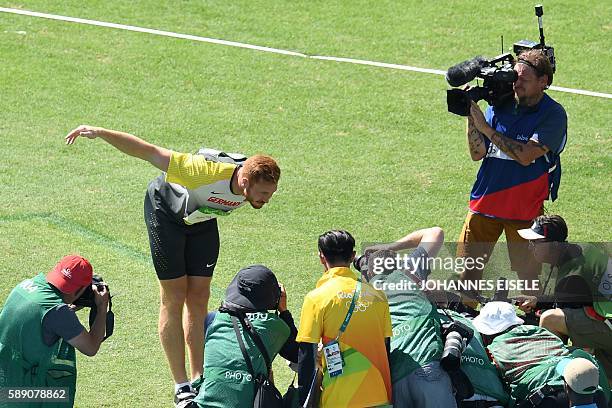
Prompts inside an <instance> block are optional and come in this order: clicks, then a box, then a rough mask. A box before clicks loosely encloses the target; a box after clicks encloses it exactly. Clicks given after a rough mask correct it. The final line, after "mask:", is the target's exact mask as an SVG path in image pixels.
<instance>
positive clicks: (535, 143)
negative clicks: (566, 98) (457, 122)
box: [457, 49, 567, 280]
mask: <svg viewBox="0 0 612 408" xmlns="http://www.w3.org/2000/svg"><path fill="white" fill-rule="evenodd" d="M514 71H516V74H517V78H518V79H517V80H516V81H515V82H514V84H513V90H514V97H515V100H513V101H510V102H507V103H505V104H501V105H500V106H490V107H488V108H487V110H486V112H485V114H483V113H482V111H481V110H480V108H479V107H478V105H477V104H476V103H475V102H471V109H470V115H469V116H468V119H467V138H468V146H469V151H470V156H471V158H472V160H475V161H478V160H482V164H481V166H480V170H479V171H478V175H477V177H476V182H475V183H474V186H473V188H472V191H471V194H470V203H469V213H468V215H467V217H466V220H465V223H464V225H463V229H462V231H461V235H460V237H459V243H460V245H459V246H458V248H457V256H461V257H471V258H473V259H476V258H478V257H483V258H484V259H485V260H488V259H489V257H490V254H491V251H492V250H493V247H494V245H495V242H497V240H498V239H499V237H500V235H501V233H502V231H503V232H505V235H506V241H507V242H508V251H509V256H510V261H511V266H512V270H514V271H516V272H517V274H518V276H519V278H520V279H535V278H536V277H537V275H538V274H539V271H540V268H541V265H540V264H539V263H538V262H536V261H535V260H534V259H533V257H532V256H531V255H530V254H529V253H528V251H527V247H526V242H525V240H523V239H522V238H521V237H520V236H519V235H518V233H517V231H518V230H519V229H522V228H527V227H529V225H531V223H532V221H533V219H535V218H536V217H537V216H538V215H540V214H542V211H543V202H544V200H546V199H549V198H550V199H552V200H555V199H556V197H557V189H558V187H559V181H560V177H561V168H560V162H559V154H560V153H561V152H562V150H563V148H564V146H565V142H566V138H567V116H566V114H565V110H564V109H563V107H562V106H561V105H560V104H559V103H557V102H555V101H554V100H553V99H552V98H551V97H549V96H548V95H547V94H546V93H545V92H544V91H545V90H546V89H547V88H548V87H549V86H550V85H551V83H552V81H553V69H552V66H551V64H550V61H549V60H548V58H547V57H546V55H545V54H543V53H542V51H540V50H538V49H533V50H529V51H525V52H523V53H521V54H520V55H519V56H518V61H517V63H516V64H515V66H514ZM481 277H482V269H479V268H471V269H468V270H466V271H465V272H464V274H463V276H462V279H464V280H478V279H480V278H481Z"/></svg>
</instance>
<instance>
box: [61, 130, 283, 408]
mask: <svg viewBox="0 0 612 408" xmlns="http://www.w3.org/2000/svg"><path fill="white" fill-rule="evenodd" d="M79 136H84V137H86V138H89V139H95V138H100V139H102V140H104V141H105V142H107V143H109V144H111V145H112V146H114V147H115V148H117V149H118V150H119V151H121V152H123V153H125V154H128V155H130V156H134V157H137V158H139V159H142V160H145V161H148V162H149V163H151V164H152V165H153V166H155V167H157V168H158V169H160V170H161V171H163V172H164V173H163V174H162V175H160V176H159V177H157V178H155V179H154V180H153V181H151V182H150V183H149V186H148V188H147V192H146V194H145V200H144V218H145V222H146V225H147V230H148V233H149V244H150V248H151V256H152V258H153V265H154V266H155V271H156V273H157V278H158V280H159V284H160V297H161V302H160V311H159V337H160V340H161V343H162V347H163V349H164V352H165V354H166V358H167V359H168V364H169V366H170V371H171V373H172V377H173V379H174V382H175V404H176V406H177V407H180V408H185V407H195V406H196V405H195V403H193V401H192V400H193V398H194V397H195V396H196V394H197V389H198V388H199V386H200V385H201V383H202V367H203V362H204V321H205V318H206V314H207V312H208V299H209V296H210V282H211V279H212V275H213V271H214V268H215V265H216V263H217V257H218V255H219V232H218V229H217V218H218V217H220V216H226V215H228V214H230V212H231V211H233V210H235V209H236V208H238V207H241V206H243V205H244V204H246V203H247V202H248V203H250V204H251V206H252V207H253V208H256V209H259V208H262V207H263V206H264V205H265V204H266V203H267V202H268V201H269V200H270V198H271V197H272V195H273V194H274V192H275V191H276V188H277V184H278V180H279V178H280V169H279V167H278V165H277V164H276V162H275V161H274V159H272V158H271V157H269V156H264V155H255V156H252V157H249V158H246V157H245V156H242V155H236V154H226V153H223V152H220V151H215V150H212V149H200V151H199V152H198V154H189V153H178V152H174V151H172V150H169V149H166V148H163V147H160V146H156V145H153V144H151V143H148V142H146V141H144V140H142V139H140V138H138V137H136V136H134V135H131V134H129V133H124V132H119V131H115V130H109V129H104V128H101V127H94V126H88V125H82V126H79V127H78V128H76V129H74V130H72V131H71V132H70V133H69V134H68V135H67V136H66V138H65V139H66V144H68V145H71V144H73V143H74V142H75V141H76V139H77V138H78V137H79ZM183 309H185V311H186V313H185V319H184V321H183V319H182V316H183ZM185 345H187V349H188V351H189V366H190V371H191V378H192V382H190V381H189V379H188V377H187V370H186V369H185Z"/></svg>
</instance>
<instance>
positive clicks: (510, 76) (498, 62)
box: [446, 5, 556, 116]
mask: <svg viewBox="0 0 612 408" xmlns="http://www.w3.org/2000/svg"><path fill="white" fill-rule="evenodd" d="M535 13H536V16H537V17H538V23H539V28H540V42H539V43H537V42H534V41H530V40H520V41H518V42H516V43H514V44H513V52H514V54H515V55H516V56H517V57H518V56H520V54H521V53H522V52H524V51H528V50H533V49H539V50H542V52H543V53H544V54H545V55H546V56H547V57H548V60H549V61H550V63H551V65H552V68H553V72H555V70H556V61H555V50H554V48H553V47H551V46H549V45H546V43H545V41H544V29H543V26H542V15H543V14H544V11H543V8H542V6H541V5H537V6H535ZM502 48H503V46H502ZM514 64H515V58H514V56H513V55H512V54H511V53H505V54H501V55H499V56H497V57H495V58H493V59H491V60H488V59H485V58H483V57H475V58H473V59H471V60H468V61H464V62H462V63H459V64H457V65H454V66H452V67H450V68H449V69H448V71H447V73H446V80H447V82H448V83H449V85H451V86H453V87H459V86H462V85H465V84H467V83H468V82H470V81H471V80H473V79H474V78H476V77H478V78H481V79H482V80H483V84H482V86H477V87H473V88H470V89H469V90H467V91H465V90H463V89H449V90H447V105H448V111H449V112H451V113H454V114H456V115H460V116H468V115H469V113H470V104H471V101H474V102H478V101H480V100H485V101H487V103H488V104H489V105H491V106H496V107H497V106H502V105H504V104H506V103H508V102H510V101H512V100H513V99H514V89H513V85H514V83H515V82H516V80H517V78H518V76H517V74H516V72H515V71H514Z"/></svg>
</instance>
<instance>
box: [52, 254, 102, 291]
mask: <svg viewBox="0 0 612 408" xmlns="http://www.w3.org/2000/svg"><path fill="white" fill-rule="evenodd" d="M92 277H93V268H92V267H91V264H90V263H89V261H88V260H87V259H85V258H83V257H82V256H78V255H68V256H65V257H63V258H62V259H60V261H59V262H58V263H57V265H55V268H53V270H52V271H50V272H49V273H48V274H47V282H49V283H50V284H52V285H53V286H55V287H56V288H58V289H59V290H60V292H62V293H66V294H74V293H76V292H77V291H78V290H79V289H81V288H82V287H83V286H86V285H89V284H91V278H92Z"/></svg>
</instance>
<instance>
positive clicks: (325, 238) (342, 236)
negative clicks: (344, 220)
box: [319, 230, 355, 265]
mask: <svg viewBox="0 0 612 408" xmlns="http://www.w3.org/2000/svg"><path fill="white" fill-rule="evenodd" d="M354 250H355V238H353V236H352V235H351V234H349V233H348V232H347V231H343V230H331V231H327V232H325V233H323V234H321V235H320V236H319V251H320V252H321V253H322V254H323V256H324V257H325V259H327V262H329V263H330V264H332V265H335V264H348V263H350V262H351V257H352V256H353V251H354Z"/></svg>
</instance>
